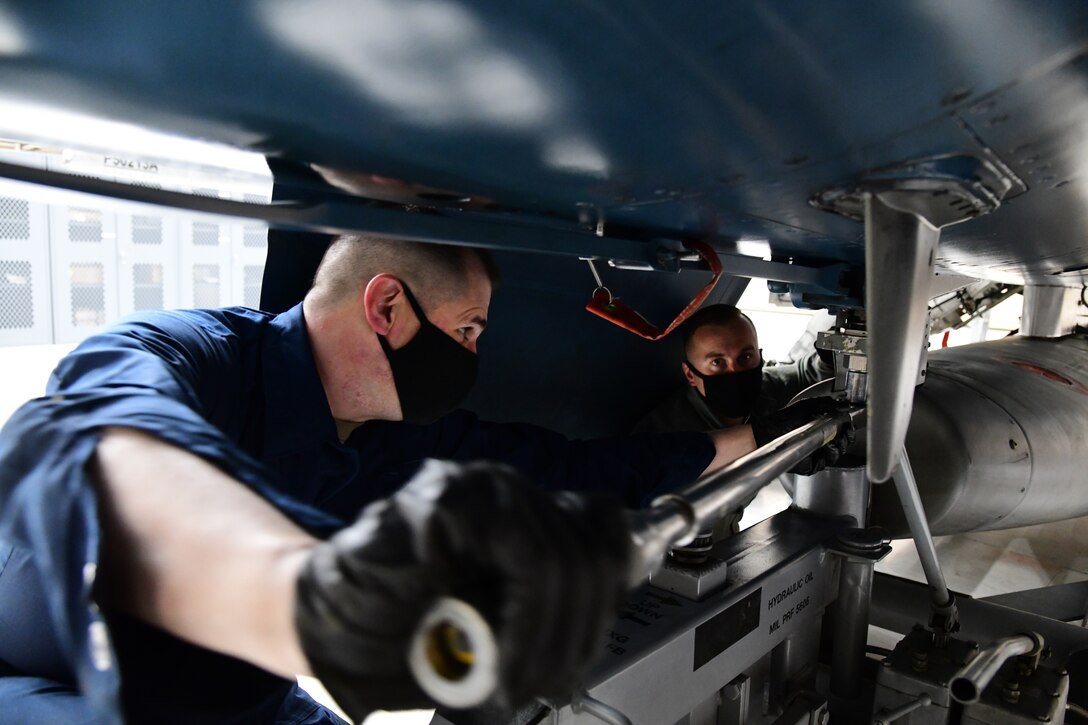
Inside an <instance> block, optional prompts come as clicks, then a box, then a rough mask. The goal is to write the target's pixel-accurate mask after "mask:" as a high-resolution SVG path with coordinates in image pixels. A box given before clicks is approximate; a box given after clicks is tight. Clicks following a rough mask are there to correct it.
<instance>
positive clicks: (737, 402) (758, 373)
mask: <svg viewBox="0 0 1088 725" xmlns="http://www.w3.org/2000/svg"><path fill="white" fill-rule="evenodd" d="M684 362H685V363H687V366H688V369H689V370H691V372H692V373H694V374H695V375H696V376H698V377H699V379H701V380H702V381H703V390H705V391H706V393H705V394H704V395H703V399H704V400H706V404H707V405H708V406H710V409H711V410H712V411H713V412H714V413H715V414H717V415H719V416H722V417H725V418H746V417H748V416H749V415H751V414H752V409H753V408H754V407H755V404H756V401H757V400H759V393H760V390H762V388H763V351H762V350H760V351H759V365H757V366H756V367H754V368H751V369H750V370H741V371H740V372H736V373H724V374H722V375H703V374H702V373H701V372H699V371H698V370H696V369H695V366H694V365H692V364H691V363H690V362H688V361H687V360H685V361H684Z"/></svg>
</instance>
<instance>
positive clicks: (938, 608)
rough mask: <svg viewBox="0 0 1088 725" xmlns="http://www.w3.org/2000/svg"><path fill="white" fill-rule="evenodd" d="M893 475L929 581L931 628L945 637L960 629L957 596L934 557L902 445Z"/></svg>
mask: <svg viewBox="0 0 1088 725" xmlns="http://www.w3.org/2000/svg"><path fill="white" fill-rule="evenodd" d="M892 479H893V480H894V481H895V490H896V493H897V494H899V502H900V504H902V506H903V514H904V515H905V516H906V518H907V526H909V527H910V533H911V537H912V538H913V539H914V546H915V548H916V549H917V550H918V558H919V560H920V561H921V563H922V571H923V572H924V573H925V577H926V583H927V584H929V591H930V608H931V611H932V615H931V617H930V623H929V624H930V629H932V630H933V631H934V633H935V634H936V635H937V637H938V638H939V639H940V638H945V637H947V636H948V635H950V634H952V633H954V632H956V631H958V630H959V611H958V610H957V608H956V598H955V597H954V596H953V595H952V593H951V592H950V591H948V585H947V584H946V583H945V579H944V572H942V571H941V564H940V562H939V561H937V547H936V546H935V545H934V544H933V535H932V534H931V533H930V531H929V522H928V521H927V520H926V512H925V509H924V508H922V498H921V496H920V495H919V494H918V483H917V482H916V481H915V480H914V471H913V470H912V469H911V467H910V459H909V458H908V457H907V449H906V448H905V447H904V448H903V449H901V450H900V453H899V467H898V469H897V470H896V472H895V475H893V476H892Z"/></svg>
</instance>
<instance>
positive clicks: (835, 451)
mask: <svg viewBox="0 0 1088 725" xmlns="http://www.w3.org/2000/svg"><path fill="white" fill-rule="evenodd" d="M843 410H844V405H843V403H840V402H838V401H835V400H832V399H831V398H805V399H804V400H799V401H797V402H796V403H794V404H793V405H790V406H787V407H785V408H783V409H782V410H779V411H777V412H775V413H771V414H770V415H765V416H763V417H761V418H755V419H753V420H752V436H753V437H754V438H755V439H756V447H757V448H760V447H762V446H765V445H766V444H768V443H770V442H771V441H773V440H774V439H775V438H779V437H781V436H784V435H786V434H787V433H789V432H790V431H793V430H796V429H797V428H800V427H801V426H803V425H805V424H806V423H809V422H811V421H813V420H815V419H816V418H817V417H819V416H821V415H838V414H840V413H842V412H843ZM853 445H854V426H853V425H851V424H850V423H849V422H848V421H847V422H844V423H843V425H842V426H840V428H839V433H838V435H836V436H835V438H834V440H832V441H831V442H830V443H828V444H827V445H826V446H824V447H823V448H820V449H819V450H818V451H816V452H815V453H813V454H812V455H810V456H809V457H808V458H806V459H805V460H803V461H801V462H800V463H798V464H797V465H796V466H794V467H793V468H791V469H790V473H797V474H800V475H802V476H811V475H812V474H814V473H816V472H817V471H822V470H823V469H824V468H826V467H827V466H833V465H835V463H836V462H837V461H838V460H839V459H840V458H842V456H844V455H845V454H846V452H847V451H848V450H849V449H850V447H851V446H853Z"/></svg>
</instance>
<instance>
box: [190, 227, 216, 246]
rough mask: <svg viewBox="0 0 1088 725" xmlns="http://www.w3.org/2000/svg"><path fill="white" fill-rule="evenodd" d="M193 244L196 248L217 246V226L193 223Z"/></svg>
mask: <svg viewBox="0 0 1088 725" xmlns="http://www.w3.org/2000/svg"><path fill="white" fill-rule="evenodd" d="M193 244H194V245H196V246H198V247H215V246H218V245H219V225H218V224H209V223H208V222H193Z"/></svg>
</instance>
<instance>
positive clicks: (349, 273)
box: [308, 234, 499, 308]
mask: <svg viewBox="0 0 1088 725" xmlns="http://www.w3.org/2000/svg"><path fill="white" fill-rule="evenodd" d="M473 259H475V260H478V261H479V262H480V265H481V266H482V267H483V269H484V272H485V273H486V274H487V277H488V279H489V280H490V281H491V286H492V288H494V287H497V286H498V283H499V271H498V267H496V266H495V262H494V260H492V258H491V255H490V254H489V253H488V252H487V251H486V250H484V249H476V248H471V247H456V246H448V245H443V244H426V243H423V242H407V241H404V240H400V239H390V238H387V237H377V236H371V235H363V234H350V235H344V236H341V237H338V238H337V239H336V240H334V241H333V243H332V244H331V245H330V246H329V248H328V250H327V251H326V252H325V256H324V257H323V258H322V260H321V264H320V265H319V266H318V268H317V273H316V274H315V275H314V283H313V287H312V288H311V289H310V294H309V295H308V296H309V297H311V298H312V299H313V300H314V301H315V302H317V304H330V303H337V302H339V301H341V300H343V299H344V298H345V297H347V296H351V295H354V294H356V293H357V292H358V291H359V290H360V289H361V288H363V287H365V286H366V284H367V283H368V282H370V280H372V279H373V278H374V277H375V276H377V275H379V274H383V273H384V274H391V275H393V276H394V277H396V278H397V279H399V280H401V281H402V282H404V283H405V284H406V285H408V287H409V288H410V289H411V290H412V294H414V295H415V296H416V298H417V299H418V300H419V303H420V304H421V305H423V306H424V307H425V308H426V307H432V308H433V307H434V306H435V305H439V304H442V303H443V302H446V301H448V300H450V299H454V298H455V297H457V296H459V295H461V294H464V293H465V291H466V289H467V285H468V273H469V265H470V263H471V260H473Z"/></svg>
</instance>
